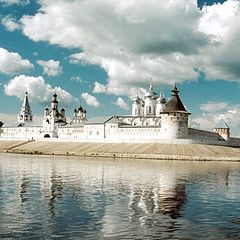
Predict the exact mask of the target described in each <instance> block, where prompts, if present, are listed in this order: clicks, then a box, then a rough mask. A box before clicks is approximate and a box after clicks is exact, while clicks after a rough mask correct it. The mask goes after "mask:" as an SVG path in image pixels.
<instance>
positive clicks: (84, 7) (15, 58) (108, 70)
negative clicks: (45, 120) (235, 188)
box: [0, 0, 240, 135]
mask: <svg viewBox="0 0 240 240" xmlns="http://www.w3.org/2000/svg"><path fill="white" fill-rule="evenodd" d="M117 3H118V4H116V1H115V0H99V1H94V0H84V1H80V0H73V1H63V0H58V1H50V0H39V1H30V0H0V83H1V85H0V94H1V101H0V118H1V119H0V120H2V121H4V122H9V121H11V122H13V121H16V118H17V117H16V115H17V114H18V112H19V111H20V107H21V99H22V97H23V96H24V92H25V91H28V92H29V98H30V102H31V106H32V110H33V114H34V115H35V118H36V119H38V120H39V119H40V117H41V115H42V112H43V108H44V107H45V106H46V105H49V103H50V99H51V95H52V94H53V92H54V91H57V93H58V95H59V98H60V106H63V107H65V108H66V113H67V115H68V116H69V117H71V116H72V114H73V110H74V108H75V107H77V106H78V105H79V104H81V105H83V106H84V107H85V108H86V109H87V114H88V117H92V116H99V115H113V114H130V113H131V97H132V96H133V95H135V94H136V92H137V91H138V92H139V91H140V92H141V91H144V88H148V85H149V82H150V81H151V79H152V82H153V85H154V88H155V91H157V92H160V91H161V90H162V91H163V92H164V94H165V97H166V98H169V97H170V89H171V88H172V86H173V84H174V83H175V82H176V83H177V84H178V86H179V89H180V91H181V92H180V94H181V97H182V100H183V102H184V104H185V105H186V107H187V109H188V110H189V111H190V112H191V113H192V115H191V126H193V127H198V128H203V129H212V128H213V127H214V126H219V125H220V124H221V121H222V119H224V120H225V121H226V122H227V123H228V124H229V125H230V127H231V129H232V133H233V135H240V130H239V129H240V121H239V120H240V110H239V109H240V99H239V95H240V94H239V93H240V87H239V80H240V68H239V64H240V60H239V54H240V44H239V41H240V27H239V26H240V24H239V23H240V11H239V10H240V2H239V1H238V0H228V1H217V3H215V1H195V0H175V1H170V0H169V1H159V0H132V1H125V0H119V1H117ZM137 89H138V90H137Z"/></svg>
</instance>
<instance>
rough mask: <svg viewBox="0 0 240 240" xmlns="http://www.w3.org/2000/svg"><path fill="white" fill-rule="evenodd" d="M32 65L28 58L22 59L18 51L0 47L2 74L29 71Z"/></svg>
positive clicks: (0, 69) (0, 68)
mask: <svg viewBox="0 0 240 240" xmlns="http://www.w3.org/2000/svg"><path fill="white" fill-rule="evenodd" d="M33 67H34V66H33V64H32V63H30V61H29V60H27V59H23V58H22V57H21V56H20V55H19V54H18V53H15V52H9V51H8V50H6V49H4V48H0V72H2V73H4V74H10V75H11V74H18V73H22V72H26V71H29V70H30V69H32V68H33Z"/></svg>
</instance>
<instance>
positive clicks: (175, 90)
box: [172, 83, 179, 96]
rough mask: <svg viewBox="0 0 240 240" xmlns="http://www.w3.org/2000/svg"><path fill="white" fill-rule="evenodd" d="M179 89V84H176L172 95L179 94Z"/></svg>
mask: <svg viewBox="0 0 240 240" xmlns="http://www.w3.org/2000/svg"><path fill="white" fill-rule="evenodd" d="M178 93H179V90H178V88H177V84H176V83H175V84H174V88H173V90H172V96H178Z"/></svg>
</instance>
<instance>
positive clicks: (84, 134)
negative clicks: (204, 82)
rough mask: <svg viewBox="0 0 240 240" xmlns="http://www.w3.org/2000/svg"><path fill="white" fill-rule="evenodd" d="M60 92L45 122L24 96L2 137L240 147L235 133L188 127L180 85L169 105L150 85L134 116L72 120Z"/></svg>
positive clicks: (82, 113)
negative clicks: (35, 115)
mask: <svg viewBox="0 0 240 240" xmlns="http://www.w3.org/2000/svg"><path fill="white" fill-rule="evenodd" d="M58 105H59V103H58V100H57V94H56V93H55V94H54V95H53V97H52V102H51V108H50V109H48V108H45V109H44V114H43V118H42V124H39V125H36V124H34V122H33V114H32V110H31V107H30V104H29V100H28V93H27V92H26V93H25V97H24V101H23V105H22V108H21V111H20V114H19V115H18V118H17V119H18V121H17V123H16V124H15V125H7V124H3V125H2V126H1V136H0V138H1V139H28V140H41V139H42V140H43V139H48V140H58V141H60V140H62V141H79V142H106V143H107V142H109V143H174V144H194V143H198V144H199V143H200V144H213V145H223V146H240V138H233V137H230V129H229V127H228V126H227V124H225V126H223V127H222V128H215V129H214V130H213V131H212V132H211V131H204V130H199V129H194V128H191V127H189V124H188V123H189V115H190V114H191V113H189V112H188V111H187V110H186V107H185V106H184V104H183V103H182V101H181V99H180V96H179V90H178V88H177V86H176V85H175V86H174V88H173V90H172V95H171V98H170V99H169V101H167V100H166V99H165V98H164V97H163V96H162V94H160V96H159V95H158V94H157V93H155V92H154V90H153V85H152V84H150V86H149V89H148V91H146V93H145V94H144V96H143V97H139V96H138V95H137V96H136V97H135V98H134V99H133V102H132V114H131V115H117V116H109V117H96V118H90V119H88V118H87V114H86V109H84V108H83V107H82V106H80V107H78V108H75V110H74V113H73V117H72V118H71V120H70V121H67V118H66V116H65V109H63V108H62V109H61V110H59V106H58Z"/></svg>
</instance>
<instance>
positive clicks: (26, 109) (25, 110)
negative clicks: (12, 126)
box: [21, 92, 32, 116]
mask: <svg viewBox="0 0 240 240" xmlns="http://www.w3.org/2000/svg"><path fill="white" fill-rule="evenodd" d="M21 114H22V115H29V116H30V115H32V110H31V107H30V104H29V101H28V93H27V92H26V93H25V96H24V100H23V105H22V109H21Z"/></svg>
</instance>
